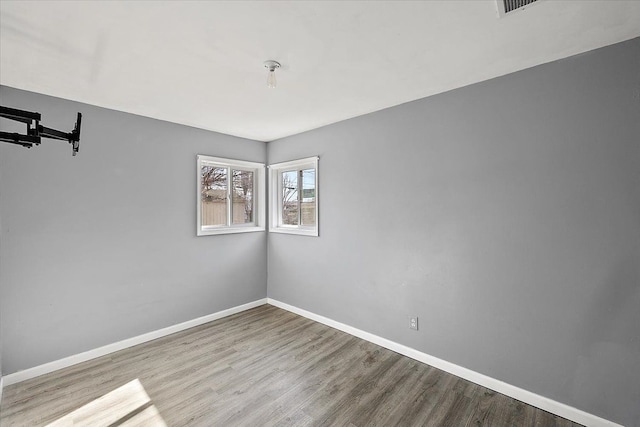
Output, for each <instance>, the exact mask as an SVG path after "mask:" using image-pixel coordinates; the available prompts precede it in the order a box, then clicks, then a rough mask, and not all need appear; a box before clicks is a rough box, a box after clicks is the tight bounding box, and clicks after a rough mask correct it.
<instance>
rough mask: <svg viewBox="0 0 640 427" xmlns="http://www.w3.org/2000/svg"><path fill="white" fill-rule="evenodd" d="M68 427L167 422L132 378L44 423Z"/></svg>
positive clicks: (162, 424)
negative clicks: (54, 419) (50, 421)
mask: <svg viewBox="0 0 640 427" xmlns="http://www.w3.org/2000/svg"><path fill="white" fill-rule="evenodd" d="M70 426H74V427H76V426H105V427H107V426H110V427H111V426H113V427H115V426H127V427H133V426H153V427H167V424H166V423H165V422H164V420H163V419H162V416H160V412H158V409H157V408H156V407H155V406H154V405H153V403H152V402H151V399H150V398H149V395H147V392H146V391H145V389H144V387H143V386H142V384H141V383H140V381H139V380H138V379H137V378H136V379H135V380H133V381H130V382H128V383H127V384H125V385H123V386H121V387H118V388H117V389H115V390H113V391H111V392H109V393H107V394H105V395H104V396H102V397H99V398H97V399H95V400H93V401H91V402H89V403H87V404H86V405H84V406H82V407H80V408H78V409H76V410H75V411H73V412H71V413H69V414H67V415H65V416H64V417H62V418H60V419H58V420H57V421H54V422H53V423H51V424H48V426H47V427H70Z"/></svg>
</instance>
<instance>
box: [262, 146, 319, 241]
mask: <svg viewBox="0 0 640 427" xmlns="http://www.w3.org/2000/svg"><path fill="white" fill-rule="evenodd" d="M269 191H270V200H271V219H270V227H269V231H273V232H276V233H290V234H303V235H306V236H317V235H318V157H309V158H306V159H301V160H294V161H291V162H285V163H277V164H274V165H270V166H269Z"/></svg>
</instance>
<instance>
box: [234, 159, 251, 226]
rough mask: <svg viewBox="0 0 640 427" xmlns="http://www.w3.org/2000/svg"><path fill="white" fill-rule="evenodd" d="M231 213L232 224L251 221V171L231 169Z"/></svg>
mask: <svg viewBox="0 0 640 427" xmlns="http://www.w3.org/2000/svg"><path fill="white" fill-rule="evenodd" d="M232 198H233V204H232V205H231V212H232V213H233V216H232V218H233V223H234V224H248V223H251V222H253V172H250V171H241V170H234V171H233V193H232Z"/></svg>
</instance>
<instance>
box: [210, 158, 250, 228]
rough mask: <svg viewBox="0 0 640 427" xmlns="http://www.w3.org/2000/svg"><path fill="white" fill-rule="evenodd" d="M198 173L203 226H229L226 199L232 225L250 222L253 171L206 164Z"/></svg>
mask: <svg viewBox="0 0 640 427" xmlns="http://www.w3.org/2000/svg"><path fill="white" fill-rule="evenodd" d="M200 172H201V175H200V176H201V180H202V181H201V186H200V188H201V192H202V194H201V199H202V205H201V207H200V209H201V224H202V225H203V226H216V225H219V226H224V225H229V203H230V202H231V223H232V224H236V225H237V224H249V223H253V221H254V218H253V172H251V171H244V170H236V169H230V168H224V167H219V166H210V165H204V166H202V169H201V171H200ZM229 174H231V180H229ZM230 181H231V182H230ZM229 184H231V187H230V188H229Z"/></svg>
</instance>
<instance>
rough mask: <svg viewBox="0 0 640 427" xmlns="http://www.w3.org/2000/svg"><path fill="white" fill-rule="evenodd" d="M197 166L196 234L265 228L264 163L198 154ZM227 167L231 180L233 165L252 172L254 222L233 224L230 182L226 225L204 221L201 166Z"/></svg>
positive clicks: (238, 231)
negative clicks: (207, 223) (204, 222)
mask: <svg viewBox="0 0 640 427" xmlns="http://www.w3.org/2000/svg"><path fill="white" fill-rule="evenodd" d="M196 163H197V167H196V191H197V193H196V235H197V236H212V235H217V234H233V233H249V232H255V231H264V230H265V224H266V221H265V185H264V179H265V164H264V163H257V162H248V161H245V160H234V159H226V158H222V157H213V156H207V155H204V154H198V155H197V162H196ZM205 165H207V166H209V165H210V166H216V167H224V168H227V169H228V170H229V173H228V178H227V180H228V182H231V181H232V180H233V176H232V173H230V171H231V170H232V169H236V170H244V171H251V172H253V189H252V190H253V212H254V216H253V222H252V223H246V224H234V223H233V215H232V214H231V212H230V210H231V209H232V207H231V205H232V197H231V193H230V192H231V191H232V187H233V186H232V185H227V225H210V226H203V225H202V166H205Z"/></svg>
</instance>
